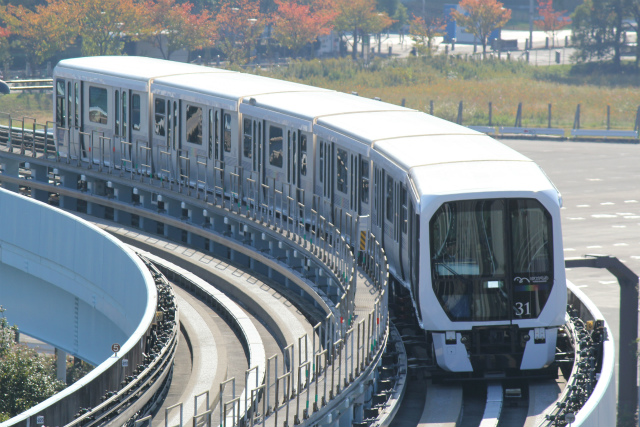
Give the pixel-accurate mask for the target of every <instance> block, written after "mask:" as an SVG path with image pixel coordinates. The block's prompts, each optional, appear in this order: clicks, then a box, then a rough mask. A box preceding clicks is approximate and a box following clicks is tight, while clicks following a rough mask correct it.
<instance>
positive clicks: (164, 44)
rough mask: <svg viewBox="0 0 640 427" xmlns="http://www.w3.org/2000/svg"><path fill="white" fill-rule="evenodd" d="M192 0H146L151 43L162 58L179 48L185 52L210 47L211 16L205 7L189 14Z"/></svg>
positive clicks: (212, 39) (212, 28) (212, 23)
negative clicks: (181, 0)
mask: <svg viewBox="0 0 640 427" xmlns="http://www.w3.org/2000/svg"><path fill="white" fill-rule="evenodd" d="M192 9H193V3H190V2H186V3H182V4H179V3H176V1H175V0H149V1H148V2H147V6H146V10H147V13H148V18H149V20H150V22H149V26H148V27H149V30H150V34H149V36H150V37H151V40H152V41H153V44H154V45H155V46H156V47H157V48H158V49H159V50H160V53H161V54H162V57H163V58H164V59H170V58H171V54H172V53H173V52H175V51H178V50H180V49H186V50H187V51H190V50H196V49H202V48H205V47H210V46H212V45H213V42H214V40H215V37H216V32H215V22H214V21H213V16H212V15H211V13H210V12H209V11H207V10H202V12H200V13H199V14H193V13H191V11H192Z"/></svg>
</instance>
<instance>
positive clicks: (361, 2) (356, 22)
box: [334, 0, 395, 59]
mask: <svg viewBox="0 0 640 427" xmlns="http://www.w3.org/2000/svg"><path fill="white" fill-rule="evenodd" d="M334 4H335V10H336V12H338V15H337V17H336V19H335V21H334V24H335V28H336V30H338V31H339V32H340V33H341V35H343V36H344V35H345V34H347V33H351V34H352V38H353V49H352V51H351V55H352V57H353V59H356V57H357V54H358V42H360V41H362V48H363V49H364V42H365V38H366V37H367V36H368V35H369V34H377V33H380V32H381V31H382V30H384V29H385V28H387V27H389V26H390V25H391V24H393V23H394V22H395V21H394V20H393V19H391V18H390V17H389V15H387V13H386V12H379V11H378V10H377V9H376V2H375V0H334Z"/></svg>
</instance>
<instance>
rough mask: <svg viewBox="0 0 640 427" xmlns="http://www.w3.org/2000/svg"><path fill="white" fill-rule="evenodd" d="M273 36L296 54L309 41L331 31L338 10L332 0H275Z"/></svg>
mask: <svg viewBox="0 0 640 427" xmlns="http://www.w3.org/2000/svg"><path fill="white" fill-rule="evenodd" d="M275 3H276V5H277V6H278V10H277V12H275V13H274V15H273V22H274V25H275V28H274V33H273V37H274V38H275V39H276V40H277V41H278V42H279V43H280V44H281V45H283V46H285V47H286V48H288V49H291V51H292V52H293V53H294V55H296V54H297V53H298V52H299V51H300V49H301V48H302V47H304V46H305V45H306V44H307V43H312V42H314V41H315V40H316V39H317V38H318V37H319V36H324V35H327V34H329V33H331V29H332V28H333V24H332V21H333V19H334V18H335V17H336V15H337V12H336V11H335V10H333V8H332V7H331V3H330V2H323V3H320V2H316V3H311V4H298V3H296V2H295V1H292V0H275Z"/></svg>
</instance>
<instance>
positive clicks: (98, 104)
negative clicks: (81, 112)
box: [89, 86, 109, 125]
mask: <svg viewBox="0 0 640 427" xmlns="http://www.w3.org/2000/svg"><path fill="white" fill-rule="evenodd" d="M107 105H108V101H107V89H105V88H101V87H95V86H90V87H89V121H91V122H93V123H99V124H101V125H106V124H107V118H108V117H107V111H109V109H108V106H107Z"/></svg>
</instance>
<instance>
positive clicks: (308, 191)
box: [294, 132, 313, 216]
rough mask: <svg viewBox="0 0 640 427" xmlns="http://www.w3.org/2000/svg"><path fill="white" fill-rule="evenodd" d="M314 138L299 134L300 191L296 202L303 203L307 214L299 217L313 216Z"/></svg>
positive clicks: (304, 213) (300, 213)
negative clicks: (312, 161)
mask: <svg viewBox="0 0 640 427" xmlns="http://www.w3.org/2000/svg"><path fill="white" fill-rule="evenodd" d="M311 141H312V136H311V135H310V134H307V133H305V132H299V134H298V150H297V154H298V168H297V171H298V187H297V188H298V189H297V190H296V191H297V194H296V197H294V199H295V200H296V202H300V203H303V204H304V205H305V207H306V210H307V212H299V213H298V215H301V216H307V215H310V214H311V207H312V200H313V176H312V175H311V171H312V170H313V168H312V167H311V166H312V164H311V158H312V157H313V156H312V153H313V146H312V143H311Z"/></svg>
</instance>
